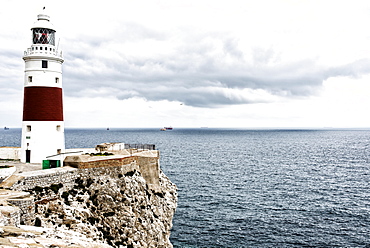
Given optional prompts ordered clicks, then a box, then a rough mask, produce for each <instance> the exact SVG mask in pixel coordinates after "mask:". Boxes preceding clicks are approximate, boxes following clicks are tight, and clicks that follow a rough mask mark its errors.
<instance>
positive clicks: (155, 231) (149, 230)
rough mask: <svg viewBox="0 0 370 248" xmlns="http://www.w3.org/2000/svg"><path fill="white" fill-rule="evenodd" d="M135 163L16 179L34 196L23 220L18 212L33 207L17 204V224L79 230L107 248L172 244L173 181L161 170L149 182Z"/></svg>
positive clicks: (174, 190)
mask: <svg viewBox="0 0 370 248" xmlns="http://www.w3.org/2000/svg"><path fill="white" fill-rule="evenodd" d="M136 162H137V161H135V162H132V163H131V164H130V165H122V166H112V167H109V166H108V167H99V168H88V169H78V168H76V169H75V168H73V169H69V170H68V171H66V172H58V173H57V174H53V175H52V176H51V174H50V175H44V174H43V175H42V177H41V176H37V177H35V176H33V177H28V179H27V177H25V178H24V179H23V180H19V181H18V182H17V183H16V184H14V185H13V188H14V189H17V190H23V191H26V192H29V193H30V195H32V196H33V197H34V210H33V211H32V213H31V214H30V213H27V218H22V215H25V212H27V211H28V210H27V209H31V207H28V208H27V209H22V207H21V213H22V214H21V217H20V224H25V225H32V226H37V227H43V228H48V229H49V230H57V231H58V232H59V233H60V232H63V231H65V232H67V231H70V232H76V233H80V234H81V235H82V236H83V237H85V238H86V239H90V240H93V241H94V242H103V243H104V244H106V245H108V246H111V247H166V248H167V247H172V244H171V243H170V240H169V237H170V229H171V227H172V218H173V215H174V212H175V210H176V205H177V188H176V185H174V184H173V183H172V182H171V181H170V180H169V178H168V177H167V176H166V175H165V174H164V173H163V172H162V171H161V170H158V172H159V173H158V178H156V180H155V182H156V183H155V185H153V184H151V183H148V181H153V180H148V177H147V176H143V175H142V172H141V170H140V168H141V169H143V168H144V167H145V165H143V164H136ZM143 166H144V167H143ZM62 169H63V168H60V170H59V171H61V170H62ZM55 170H57V169H55ZM145 173H146V172H145V171H144V174H145ZM63 175H65V176H63ZM40 178H41V179H40ZM50 178H52V179H50ZM56 178H59V180H57V179H56ZM35 180H36V181H37V182H38V183H36V184H34V183H31V182H34V181H35ZM40 180H41V181H42V182H45V181H46V182H48V183H46V184H45V183H40ZM49 236H50V235H49ZM51 236H52V235H51Z"/></svg>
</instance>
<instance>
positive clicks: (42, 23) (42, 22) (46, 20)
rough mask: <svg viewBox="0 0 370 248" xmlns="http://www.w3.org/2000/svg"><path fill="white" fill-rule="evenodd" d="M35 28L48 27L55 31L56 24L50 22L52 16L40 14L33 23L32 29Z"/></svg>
mask: <svg viewBox="0 0 370 248" xmlns="http://www.w3.org/2000/svg"><path fill="white" fill-rule="evenodd" d="M34 28H46V29H51V30H53V31H55V28H54V25H53V24H52V23H51V22H50V16H48V15H45V14H39V15H38V16H37V21H36V22H35V23H34V24H33V26H32V28H31V29H34Z"/></svg>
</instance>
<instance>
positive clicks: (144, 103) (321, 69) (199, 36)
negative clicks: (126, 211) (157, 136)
mask: <svg viewBox="0 0 370 248" xmlns="http://www.w3.org/2000/svg"><path fill="white" fill-rule="evenodd" d="M44 6H45V7H46V13H47V14H48V15H50V17H51V22H52V23H53V24H54V26H55V28H56V31H57V33H56V36H57V43H58V44H59V48H60V49H62V50H63V56H64V59H65V62H64V64H63V89H64V117H65V125H66V127H158V128H160V127H163V126H173V127H240V128H250V127H257V128H263V127H370V114H369V106H370V28H369V23H370V1H356V0H351V1H349V0H348V1H340V0H339V1H338V0H337V1H329V0H328V1H324V0H321V1H313V0H307V1H299V0H291V1H288V0H286V1H283V0H271V1H263V0H262V1H256V0H254V1H248V0H239V1H233V0H227V1H226V0H223V1H221V0H186V1H180V0H126V1H112V0H105V1H70V0H63V1H45V0H43V1H41V0H33V1H29V0H24V1H19V0H1V3H0V21H1V25H0V30H1V32H0V104H1V105H0V106H1V108H0V127H1V126H10V127H20V126H21V122H22V104H23V103H22V101H23V100H22V98H23V80H24V79H23V78H24V61H23V60H22V56H23V51H24V50H26V48H28V47H30V45H31V31H30V28H31V26H32V25H33V23H34V22H35V21H36V20H37V15H38V14H39V13H41V12H42V8H43V7H44Z"/></svg>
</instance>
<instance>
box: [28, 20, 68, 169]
mask: <svg viewBox="0 0 370 248" xmlns="http://www.w3.org/2000/svg"><path fill="white" fill-rule="evenodd" d="M49 19H50V17H49V16H48V15H45V14H40V15H38V16H37V21H36V22H35V24H34V25H33V27H32V28H31V31H32V45H31V47H30V48H27V51H25V52H24V56H23V60H24V62H25V75H24V99H23V123H22V147H21V161H22V162H28V163H41V162H42V160H47V159H51V160H58V156H56V157H53V158H50V156H53V155H56V154H60V153H64V150H65V146H64V119H63V90H62V63H63V61H64V60H63V58H62V52H61V51H59V50H58V47H56V46H55V29H54V27H53V25H52V24H51V22H50V20H49Z"/></svg>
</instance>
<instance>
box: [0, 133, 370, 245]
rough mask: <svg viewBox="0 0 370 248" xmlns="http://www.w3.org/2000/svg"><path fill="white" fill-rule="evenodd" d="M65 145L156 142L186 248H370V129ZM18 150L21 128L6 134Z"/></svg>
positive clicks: (147, 136) (178, 240)
mask: <svg viewBox="0 0 370 248" xmlns="http://www.w3.org/2000/svg"><path fill="white" fill-rule="evenodd" d="M65 137H66V147H67V148H78V147H94V146H95V145H96V144H99V143H102V142H124V143H147V144H156V147H157V149H159V150H160V152H161V160H160V161H161V167H162V169H163V171H164V172H165V173H166V175H167V176H168V177H169V178H170V179H171V180H172V181H173V182H174V183H176V185H177V186H178V188H179V202H178V208H177V211H176V214H175V216H174V220H173V229H172V232H171V242H172V243H173V245H174V247H175V248H180V247H184V248H185V247H186V248H188V247H189V248H190V247H191V248H195V247H232V248H233V247H370V169H369V168H370V131H369V130H231V129H174V130H173V131H166V132H161V131H159V129H111V130H109V131H107V130H104V129H66V131H65ZM4 145H8V146H19V145H20V129H13V130H8V131H3V130H1V131H0V146H4Z"/></svg>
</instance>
